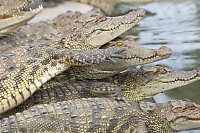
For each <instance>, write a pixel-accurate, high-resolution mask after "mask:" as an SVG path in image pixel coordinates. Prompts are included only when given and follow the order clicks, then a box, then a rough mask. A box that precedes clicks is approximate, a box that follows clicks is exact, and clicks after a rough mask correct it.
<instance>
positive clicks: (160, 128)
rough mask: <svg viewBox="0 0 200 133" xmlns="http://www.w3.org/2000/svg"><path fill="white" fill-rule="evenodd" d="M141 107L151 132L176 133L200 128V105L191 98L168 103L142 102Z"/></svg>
mask: <svg viewBox="0 0 200 133" xmlns="http://www.w3.org/2000/svg"><path fill="white" fill-rule="evenodd" d="M139 107H140V109H141V111H143V113H145V115H143V117H144V118H143V120H144V123H146V128H147V130H148V131H149V132H156V131H157V132H162V133H176V132H179V131H183V130H184V131H185V130H199V129H200V105H198V104H196V103H194V102H192V101H190V100H187V99H185V100H171V101H169V102H168V103H151V102H140V104H139Z"/></svg>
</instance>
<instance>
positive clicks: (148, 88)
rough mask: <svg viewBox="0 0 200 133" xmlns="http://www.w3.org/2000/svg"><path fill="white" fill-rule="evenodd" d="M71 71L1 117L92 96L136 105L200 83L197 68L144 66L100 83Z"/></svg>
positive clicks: (59, 76)
mask: <svg viewBox="0 0 200 133" xmlns="http://www.w3.org/2000/svg"><path fill="white" fill-rule="evenodd" d="M71 69H72V68H70V69H68V70H67V71H66V72H64V73H62V74H60V75H58V76H56V77H54V78H53V79H52V80H51V81H48V82H47V83H45V84H44V85H43V86H42V87H41V89H40V90H38V91H36V93H35V94H33V96H31V97H30V98H29V99H27V100H26V101H25V102H24V103H23V104H21V105H19V106H18V107H16V108H14V109H13V110H10V111H8V112H6V113H4V114H2V115H0V118H4V117H7V116H10V115H13V114H15V113H16V112H22V111H23V110H25V109H28V108H29V107H32V106H34V105H36V104H42V103H53V102H60V101H65V100H74V99H78V98H91V97H112V98H113V97H114V98H115V99H116V100H121V99H122V100H124V99H126V100H129V101H132V102H137V101H140V100H144V99H147V98H150V97H153V96H155V95H156V94H158V93H161V92H164V91H167V90H171V89H174V88H176V87H180V86H183V85H187V84H190V83H192V82H195V81H197V80H200V68H198V69H195V70H193V71H175V70H172V69H170V68H167V67H164V66H162V65H155V66H152V65H147V66H142V67H141V68H140V69H136V70H134V71H126V72H123V73H118V74H116V75H114V76H111V77H109V78H105V79H100V80H82V81H80V80H76V78H75V77H73V76H71V74H70V73H73V70H71Z"/></svg>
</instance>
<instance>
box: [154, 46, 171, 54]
mask: <svg viewBox="0 0 200 133" xmlns="http://www.w3.org/2000/svg"><path fill="white" fill-rule="evenodd" d="M157 54H158V55H166V54H168V55H170V54H172V49H171V48H168V47H165V46H162V47H160V48H159V49H158V51H157Z"/></svg>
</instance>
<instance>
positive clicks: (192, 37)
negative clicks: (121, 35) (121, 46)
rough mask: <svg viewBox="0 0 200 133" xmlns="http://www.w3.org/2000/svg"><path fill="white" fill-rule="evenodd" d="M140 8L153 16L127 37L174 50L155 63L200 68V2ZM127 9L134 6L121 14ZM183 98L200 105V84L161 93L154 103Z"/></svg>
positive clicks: (121, 8) (178, 1)
mask: <svg viewBox="0 0 200 133" xmlns="http://www.w3.org/2000/svg"><path fill="white" fill-rule="evenodd" d="M124 7H125V8H124ZM140 7H143V8H145V9H147V10H148V11H150V12H151V13H153V15H152V16H148V17H146V18H145V19H144V20H142V21H141V22H140V23H139V25H138V26H137V27H135V28H134V29H131V30H130V31H129V32H128V33H127V34H126V36H131V37H133V38H136V39H137V41H138V43H139V44H142V45H147V46H148V47H152V48H159V47H160V46H163V45H165V46H167V47H170V48H172V49H173V54H172V56H171V57H170V58H168V59H165V60H163V61H159V62H156V63H153V64H157V63H160V64H163V65H166V66H168V67H170V68H173V69H176V70H192V69H195V68H198V67H200V1H184V0H176V1H172V0H171V1H170V0H169V1H158V2H153V3H149V4H146V5H143V6H140ZM128 8H129V9H130V8H133V6H121V7H119V9H120V10H121V11H124V10H126V9H128ZM154 14H155V15H154ZM184 98H188V99H191V100H192V101H194V102H196V103H198V104H200V81H197V82H195V83H193V84H190V85H187V86H184V87H179V88H177V89H174V90H171V91H168V92H165V93H162V94H159V95H157V96H156V97H155V100H156V101H157V102H166V101H168V100H170V99H184ZM188 132H192V133H193V132H200V131H188Z"/></svg>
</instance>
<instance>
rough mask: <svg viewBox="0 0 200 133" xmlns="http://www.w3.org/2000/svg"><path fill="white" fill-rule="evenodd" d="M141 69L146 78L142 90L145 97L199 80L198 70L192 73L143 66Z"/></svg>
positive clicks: (162, 67) (157, 66) (199, 69)
mask: <svg viewBox="0 0 200 133" xmlns="http://www.w3.org/2000/svg"><path fill="white" fill-rule="evenodd" d="M141 69H142V70H143V71H144V76H145V78H146V79H145V82H144V86H143V87H142V90H143V93H144V94H145V96H147V97H152V96H154V95H156V94H158V93H160V92H164V91H167V90H170V89H173V88H176V87H180V86H184V85H187V84H190V83H192V82H194V81H197V80H200V68H198V69H195V70H193V71H176V70H173V69H170V68H167V67H165V66H162V65H156V66H143V67H142V68H141ZM145 73H146V74H145Z"/></svg>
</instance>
